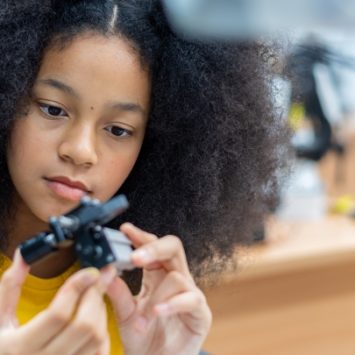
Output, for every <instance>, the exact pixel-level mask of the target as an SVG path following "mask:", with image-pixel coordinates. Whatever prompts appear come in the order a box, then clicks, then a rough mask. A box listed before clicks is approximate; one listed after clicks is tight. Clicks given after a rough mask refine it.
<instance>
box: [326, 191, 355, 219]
mask: <svg viewBox="0 0 355 355" xmlns="http://www.w3.org/2000/svg"><path fill="white" fill-rule="evenodd" d="M354 210H355V200H354V198H353V197H352V196H350V195H344V196H341V197H339V198H337V199H336V200H335V202H334V203H333V205H332V206H331V207H330V212H332V213H336V214H345V215H350V214H352V213H353V212H354Z"/></svg>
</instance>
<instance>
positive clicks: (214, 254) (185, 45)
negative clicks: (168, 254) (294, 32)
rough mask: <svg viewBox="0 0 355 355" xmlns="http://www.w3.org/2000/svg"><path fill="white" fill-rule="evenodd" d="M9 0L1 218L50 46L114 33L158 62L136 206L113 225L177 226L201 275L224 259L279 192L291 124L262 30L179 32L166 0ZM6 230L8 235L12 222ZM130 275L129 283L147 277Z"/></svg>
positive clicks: (4, 30)
mask: <svg viewBox="0 0 355 355" xmlns="http://www.w3.org/2000/svg"><path fill="white" fill-rule="evenodd" d="M2 5H3V6H2V8H1V9H0V52H1V58H0V139H1V141H0V165H1V166H0V169H1V187H0V201H1V202H0V208H1V211H0V216H1V221H0V222H1V224H2V225H3V226H6V221H7V220H8V216H9V213H11V210H12V206H11V201H12V196H13V192H14V187H13V185H12V183H11V179H10V177H9V173H8V169H7V163H6V146H7V142H8V138H9V135H10V132H11V128H12V123H13V122H14V120H15V119H17V115H16V113H17V112H18V110H19V107H20V106H21V105H22V103H23V101H24V100H25V98H26V97H28V95H29V92H30V90H31V87H32V85H33V83H34V80H35V78H36V74H37V72H38V69H39V67H40V65H41V58H42V56H43V53H44V50H45V49H46V48H48V46H54V45H61V46H65V45H68V44H69V43H70V41H71V40H72V39H73V38H75V36H77V35H78V34H80V33H83V32H95V33H101V34H102V35H104V36H110V35H114V34H117V35H120V36H123V37H124V38H126V39H127V40H128V41H129V43H130V44H131V45H132V48H133V49H134V50H135V51H136V53H137V54H138V55H139V57H140V58H141V63H142V65H143V66H144V67H145V68H147V70H149V72H150V74H151V77H152V97H151V112H150V117H149V122H148V126H147V130H146V135H145V139H144V142H143V147H142V150H141V153H140V156H139V158H138V161H137V163H136V165H135V167H134V169H133V171H132V172H131V174H130V176H129V177H128V179H127V180H126V182H125V183H124V185H123V186H122V187H121V188H120V190H119V192H120V193H125V194H126V195H127V197H128V199H129V201H130V205H131V207H130V209H129V211H128V212H127V213H126V214H125V215H124V216H122V218H121V219H120V220H117V221H116V223H115V225H116V226H117V225H118V224H119V223H121V222H122V221H123V219H124V220H129V221H131V222H133V223H136V224H137V225H138V226H140V227H141V228H143V229H145V230H148V231H150V232H153V233H156V234H157V235H159V236H162V235H165V234H168V233H169V234H175V235H177V236H179V237H180V238H181V240H182V242H183V244H184V246H185V249H186V253H187V257H188V260H189V263H190V266H191V268H192V270H193V273H194V274H195V276H203V275H204V274H206V273H208V272H209V271H211V270H213V269H214V270H217V269H218V270H220V268H221V266H223V265H225V262H226V261H227V260H229V259H230V257H231V256H232V255H233V252H234V250H235V246H236V245H238V243H241V242H244V241H246V240H250V238H251V236H252V235H253V233H254V232H255V230H256V229H257V228H258V227H259V226H260V225H261V223H262V219H263V217H264V216H265V214H266V213H268V212H269V211H270V209H272V208H273V207H274V206H275V203H276V201H277V197H278V191H279V182H280V179H279V177H280V171H281V170H280V169H282V168H283V167H284V166H285V160H286V159H285V156H286V154H285V152H286V151H287V149H285V147H287V139H288V134H287V131H286V129H285V127H284V123H283V122H282V120H281V119H280V117H278V116H277V115H276V114H275V108H274V103H273V100H272V88H271V85H270V78H271V77H270V63H271V62H272V60H270V58H271V59H274V52H273V51H272V50H270V48H269V47H267V46H266V45H263V44H261V43H257V42H255V43H253V42H251V41H247V42H239V43H215V42H213V41H210V42H208V43H203V42H199V41H196V40H195V41H192V40H189V39H187V38H184V36H181V35H177V34H175V33H174V32H173V31H172V30H171V29H170V27H169V24H168V23H167V20H166V18H165V15H164V11H163V8H162V5H161V4H160V1H158V0H150V1H147V0H67V1H65V0H60V1H59V0H57V1H54V0H53V1H49V0H46V1H45V0H37V1H35V0H27V1H16V0H13V1H10V0H5V1H3V2H2ZM115 7H116V10H118V11H115V10H114V9H115ZM114 15H117V16H114ZM1 238H2V245H3V246H4V245H5V242H6V237H5V234H4V233H2V237H1ZM127 277H128V279H129V283H130V284H131V285H133V284H134V283H135V282H134V281H135V280H136V281H137V280H138V278H137V276H133V277H129V276H127ZM136 284H137V283H136Z"/></svg>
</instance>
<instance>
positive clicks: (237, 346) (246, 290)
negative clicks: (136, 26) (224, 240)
mask: <svg viewBox="0 0 355 355" xmlns="http://www.w3.org/2000/svg"><path fill="white" fill-rule="evenodd" d="M164 4H165V6H166V10H167V13H168V15H169V16H170V19H171V23H172V24H173V26H175V29H176V31H180V32H181V33H183V34H184V35H186V36H191V37H193V38H199V39H205V40H209V39H214V40H215V39H220V40H244V39H258V38H264V39H270V38H273V39H275V40H276V41H278V40H280V39H282V41H284V43H285V46H284V48H283V49H282V51H281V53H280V54H281V57H280V63H279V65H278V67H279V68H280V69H279V70H278V71H277V72H275V77H274V81H273V83H272V85H273V90H274V91H273V92H274V98H275V112H276V113H277V114H279V115H280V118H281V119H285V120H287V122H288V124H289V125H290V127H291V129H292V147H293V151H294V155H295V160H294V162H293V165H292V172H291V174H290V176H289V178H288V179H287V181H286V183H285V186H284V189H283V191H282V193H281V196H280V200H281V202H280V206H279V208H278V210H276V211H274V212H273V213H272V214H271V215H270V216H269V217H268V218H267V220H266V221H265V224H264V229H263V230H262V231H261V232H260V234H258V235H257V236H256V237H255V241H254V242H253V243H252V244H251V245H245V246H240V247H239V248H238V249H237V250H236V259H237V262H238V268H237V270H236V271H234V272H229V273H227V274H226V275H224V276H223V277H221V280H220V284H219V285H218V286H217V287H216V286H215V287H213V289H208V290H206V293H207V298H208V301H209V303H210V306H211V308H212V311H213V314H214V323H213V327H212V330H211V333H210V335H209V337H208V338H207V340H206V343H205V346H204V348H205V350H206V351H208V352H209V353H211V354H215V355H219V354H223V355H259V354H263V355H354V354H355V1H350V0H349V1H345V0H336V1H335V0H322V1H319V0H307V1H306V0H298V1H297V2H295V1H287V0H274V1H272V0H270V1H268V0H248V1H243V0H180V1H172V0H165V1H164Z"/></svg>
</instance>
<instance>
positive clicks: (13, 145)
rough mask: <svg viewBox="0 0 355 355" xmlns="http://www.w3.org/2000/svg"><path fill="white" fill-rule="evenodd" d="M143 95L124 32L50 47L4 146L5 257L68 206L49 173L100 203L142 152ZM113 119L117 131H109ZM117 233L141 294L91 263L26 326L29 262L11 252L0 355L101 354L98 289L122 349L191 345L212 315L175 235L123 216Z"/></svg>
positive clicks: (104, 338)
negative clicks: (10, 219) (9, 198)
mask: <svg viewBox="0 0 355 355" xmlns="http://www.w3.org/2000/svg"><path fill="white" fill-rule="evenodd" d="M53 80H55V82H54V81H53ZM58 82H59V84H58ZM63 84H65V85H66V89H63V88H64V86H63ZM68 88H70V89H68ZM149 97H150V78H149V74H148V73H147V72H146V71H145V70H143V68H142V67H141V65H140V63H139V61H138V58H137V57H136V55H135V53H134V52H133V50H132V49H131V47H130V46H129V44H128V43H127V42H126V41H125V40H123V39H122V38H118V37H109V38H107V37H102V36H99V35H92V34H91V35H85V36H84V35H82V36H80V37H77V38H75V39H74V40H73V42H72V43H71V44H70V45H69V46H67V47H65V48H64V49H63V50H61V51H58V50H56V49H55V48H52V49H50V50H48V52H47V53H46V54H45V56H44V60H43V63H42V66H41V68H40V71H39V74H38V77H37V80H36V83H35V86H34V90H33V94H32V101H31V105H30V107H29V110H28V114H27V115H26V116H25V117H22V118H20V119H19V120H18V121H17V122H16V124H15V126H14V129H13V132H12V136H11V141H10V144H9V147H8V165H9V170H10V174H11V177H12V179H13V182H14V185H15V187H16V190H17V196H16V200H15V202H16V207H17V209H16V216H15V221H14V223H13V225H14V228H13V230H12V234H11V240H12V244H11V245H10V248H9V249H8V250H7V254H8V255H9V254H10V253H11V252H12V251H13V250H14V249H15V246H16V245H17V244H18V243H20V242H21V241H23V240H24V239H26V238H27V237H28V235H29V234H34V233H38V232H39V231H41V230H43V229H45V227H46V221H47V219H48V217H49V216H50V215H53V214H61V213H65V212H66V211H68V210H70V209H71V208H73V207H75V205H76V204H77V201H74V200H73V199H71V198H69V199H68V198H63V196H60V195H58V194H57V193H54V192H53V189H51V188H49V187H48V181H47V178H49V177H52V176H57V175H60V176H63V175H65V176H68V177H70V178H71V179H72V180H80V181H82V182H84V183H85V185H86V186H87V187H88V189H89V190H90V191H89V194H90V195H91V197H95V198H99V199H100V200H103V201H104V200H107V199H109V198H110V197H111V196H112V195H113V194H114V193H115V192H116V191H117V189H118V188H119V187H120V186H121V184H122V183H123V182H124V180H125V179H126V177H127V176H128V175H129V173H130V171H131V169H132V167H133V165H134V163H135V161H136V159H137V156H138V154H139V150H140V148H141V144H142V141H143V137H144V130H145V125H146V122H147V116H148V111H149ZM113 102H115V103H116V104H115V105H114V108H113V105H112V103H113ZM117 103H118V104H117ZM122 103H125V105H122ZM127 103H129V105H126V104H127ZM48 105H54V106H56V107H59V111H58V109H54V111H53V108H51V109H50V110H49V106H48ZM118 107H119V109H118ZM58 112H59V113H60V114H58ZM63 112H65V113H63ZM52 116H55V117H52ZM58 116H59V117H58ZM113 126H119V127H120V128H121V130H119V132H121V133H122V132H123V133H122V134H121V133H120V134H119V136H118V137H117V136H114V135H113V134H112V132H113V130H112V127H113ZM122 128H123V130H122ZM124 130H129V131H132V134H128V135H127V134H124V132H126V131H124ZM115 132H116V133H117V130H115ZM126 133H127V132H126ZM103 182H104V183H103ZM121 231H122V232H123V233H125V234H126V235H127V237H128V238H129V239H130V240H131V241H132V243H133V245H134V246H135V248H136V250H135V251H134V252H133V253H132V263H133V264H134V265H135V266H137V267H141V268H143V282H142V289H141V292H140V293H139V294H138V296H133V295H132V294H131V292H130V290H129V288H128V287H127V285H126V284H125V283H124V281H123V280H122V279H121V278H119V277H117V276H116V272H115V270H114V268H113V267H112V266H108V267H106V268H105V269H103V270H100V272H99V271H98V270H96V269H84V270H80V271H79V272H77V273H75V274H74V275H73V276H71V277H70V278H69V279H68V280H67V281H66V282H65V284H64V285H63V287H62V288H61V289H60V290H59V291H58V293H57V295H56V296H55V298H54V299H53V301H52V303H51V304H50V306H49V307H48V308H47V309H46V310H45V311H43V312H41V313H40V314H38V315H37V316H36V317H34V318H33V319H32V320H31V321H30V322H28V323H27V324H25V325H23V326H18V324H17V320H16V306H17V303H18V299H19V297H20V294H21V287H22V284H23V282H24V280H25V278H26V275H27V274H28V273H29V272H30V268H29V266H28V265H26V264H25V263H24V261H23V260H22V258H21V256H20V254H19V253H18V251H17V252H16V253H15V257H14V262H13V264H12V266H11V267H10V268H9V269H8V270H7V271H6V272H5V273H4V275H3V278H2V280H1V282H0V344H1V347H0V355H3V354H22V353H31V354H46V355H47V354H58V353H63V354H85V355H87V354H102V355H106V354H108V353H109V336H108V334H107V329H106V308H105V306H104V302H103V295H104V294H105V293H107V295H108V296H109V298H110V299H111V303H112V305H113V308H114V311H115V314H116V318H117V325H118V327H119V329H120V333H121V337H122V342H123V347H124V352H125V355H127V354H128V355H133V354H142V355H145V354H146V355H152V354H154V355H160V354H177V355H179V354H181V355H182V354H198V352H199V350H200V348H201V345H202V343H203V341H204V339H205V337H206V334H207V333H208V330H209V328H210V325H211V312H210V310H209V308H208V306H207V303H206V299H205V297H204V295H203V293H202V292H201V290H199V289H198V287H197V286H196V284H195V283H194V280H193V278H192V276H191V274H190V271H189V268H188V265H187V261H186V256H185V252H184V249H183V246H182V243H181V241H180V239H179V238H177V237H175V236H164V237H162V238H160V239H158V238H157V236H155V235H153V234H150V233H148V232H146V231H143V230H141V229H139V228H137V227H135V226H134V225H132V224H129V223H125V224H123V225H122V226H121ZM71 262H72V258H71V257H70V256H68V255H66V257H62V256H60V257H57V259H56V260H53V259H52V260H50V261H47V264H45V267H44V264H42V265H40V267H39V266H38V267H37V269H34V268H32V269H31V273H33V274H35V275H37V276H41V277H51V276H55V275H57V274H59V273H60V272H61V270H63V269H65V268H66V267H67V266H68V265H69V264H70V263H71ZM44 269H46V271H45V272H44V271H43V270H44ZM38 334H41V336H40V337H38Z"/></svg>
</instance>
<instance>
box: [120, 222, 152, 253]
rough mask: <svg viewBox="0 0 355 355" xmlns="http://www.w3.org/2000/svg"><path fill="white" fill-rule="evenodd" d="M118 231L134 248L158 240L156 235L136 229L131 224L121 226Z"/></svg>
mask: <svg viewBox="0 0 355 355" xmlns="http://www.w3.org/2000/svg"><path fill="white" fill-rule="evenodd" d="M120 231H121V232H122V233H124V234H125V235H126V236H127V237H128V238H129V239H130V241H131V242H132V243H133V246H134V247H135V248H139V247H140V246H141V245H143V244H147V243H150V242H152V241H154V240H157V239H158V237H157V236H156V235H154V234H152V233H148V232H146V231H144V230H142V229H140V228H138V227H136V226H135V225H133V224H132V223H124V224H122V225H121V227H120Z"/></svg>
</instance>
